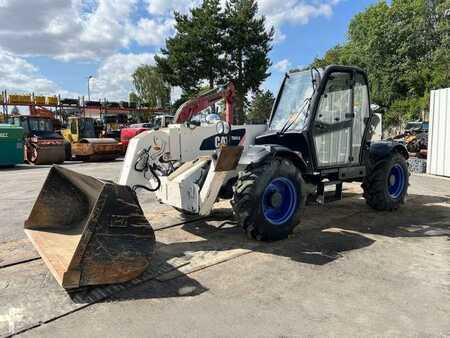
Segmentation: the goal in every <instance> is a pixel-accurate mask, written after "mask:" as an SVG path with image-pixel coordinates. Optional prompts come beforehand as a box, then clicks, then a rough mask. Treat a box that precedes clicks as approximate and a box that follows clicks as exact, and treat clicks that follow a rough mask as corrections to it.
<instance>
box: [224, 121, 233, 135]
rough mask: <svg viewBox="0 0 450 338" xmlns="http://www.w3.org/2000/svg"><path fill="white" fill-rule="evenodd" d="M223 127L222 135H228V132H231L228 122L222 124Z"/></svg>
mask: <svg viewBox="0 0 450 338" xmlns="http://www.w3.org/2000/svg"><path fill="white" fill-rule="evenodd" d="M223 126H224V131H223V133H224V134H229V133H230V130H231V126H230V124H229V123H228V122H223Z"/></svg>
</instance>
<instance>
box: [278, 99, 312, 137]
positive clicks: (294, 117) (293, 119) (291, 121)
mask: <svg viewBox="0 0 450 338" xmlns="http://www.w3.org/2000/svg"><path fill="white" fill-rule="evenodd" d="M310 102H311V98H310V97H308V98H306V99H305V100H304V101H303V106H301V107H300V109H299V110H298V112H297V113H295V115H294V114H291V117H290V118H289V119H288V120H287V121H286V123H285V124H284V125H283V128H281V130H280V131H279V132H278V135H283V134H285V133H286V132H287V131H288V130H289V129H290V128H291V127H292V126H293V125H294V123H295V122H296V121H297V119H298V118H299V117H300V115H302V114H303V113H304V112H305V111H306V110H308V108H309V104H310Z"/></svg>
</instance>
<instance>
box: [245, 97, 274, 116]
mask: <svg viewBox="0 0 450 338" xmlns="http://www.w3.org/2000/svg"><path fill="white" fill-rule="evenodd" d="M274 101H275V97H274V96H273V94H272V92H271V91H270V90H267V91H257V92H256V93H255V94H254V95H253V98H252V102H251V104H250V109H249V111H248V113H247V122H248V123H255V124H259V123H266V121H267V120H268V119H269V117H270V113H271V111H272V106H273V103H274Z"/></svg>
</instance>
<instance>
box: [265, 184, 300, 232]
mask: <svg viewBox="0 0 450 338" xmlns="http://www.w3.org/2000/svg"><path fill="white" fill-rule="evenodd" d="M274 196H275V197H276V198H277V200H278V201H277V203H275V204H274V201H273V200H274ZM297 200H298V192H297V189H296V188H295V185H294V184H293V183H292V181H291V180H289V179H287V178H285V177H279V178H275V179H273V180H272V181H271V182H270V183H269V184H268V185H267V187H266V189H264V193H263V196H262V211H263V214H264V218H265V219H266V220H267V221H268V222H270V223H271V224H274V225H281V224H283V223H285V222H287V221H288V220H289V219H290V218H291V217H292V215H293V214H294V212H295V210H296V208H297Z"/></svg>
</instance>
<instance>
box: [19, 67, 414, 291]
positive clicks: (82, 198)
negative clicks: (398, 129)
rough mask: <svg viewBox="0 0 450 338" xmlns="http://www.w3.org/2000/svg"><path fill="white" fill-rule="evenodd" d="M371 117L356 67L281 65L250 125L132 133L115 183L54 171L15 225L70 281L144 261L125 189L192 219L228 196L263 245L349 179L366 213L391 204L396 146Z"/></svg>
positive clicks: (134, 267)
mask: <svg viewBox="0 0 450 338" xmlns="http://www.w3.org/2000/svg"><path fill="white" fill-rule="evenodd" d="M373 116H374V113H373V111H371V109H370V98H369V85H368V80H367V76H366V74H365V72H364V71H363V70H361V69H359V68H357V67H350V66H335V65H333V66H328V67H326V68H325V69H315V68H313V69H309V70H303V71H295V72H290V73H288V74H286V76H285V78H284V80H283V83H282V85H281V88H280V90H279V93H278V95H277V99H276V101H275V103H274V106H273V109H272V114H271V117H270V120H269V122H268V125H267V126H264V127H262V128H259V129H258V128H257V127H260V126H253V127H252V126H231V127H230V126H229V125H227V124H226V122H224V121H218V122H217V124H216V126H215V127H214V131H213V130H212V129H211V127H202V126H199V127H197V129H198V131H197V132H196V133H193V132H192V133H188V132H187V131H185V130H184V128H186V126H184V125H171V126H169V128H166V129H167V130H159V131H148V132H144V133H142V134H140V135H138V136H136V137H135V138H133V139H132V140H131V141H130V145H129V147H128V151H127V154H126V158H125V163H124V166H123V170H122V174H121V177H120V179H119V184H114V183H112V182H107V181H101V180H98V179H95V178H92V177H89V176H85V175H82V174H79V173H75V172H73V171H70V170H67V169H64V168H61V167H58V166H54V167H53V168H52V170H51V172H50V173H49V177H48V178H47V180H46V183H45V184H44V188H43V190H42V192H41V194H40V196H39V198H38V200H37V201H36V204H35V206H34V208H33V210H32V212H31V215H30V217H29V218H28V220H27V222H26V224H25V231H26V233H27V234H28V236H29V238H30V239H31V240H32V241H33V243H34V245H35V247H36V248H37V249H38V251H39V252H40V254H41V256H43V257H44V259H45V261H46V262H47V265H48V266H49V268H50V270H51V271H52V272H53V274H54V276H55V277H56V279H57V280H58V281H59V283H60V284H61V285H62V286H63V287H65V288H76V287H79V286H84V285H92V284H104V283H115V282H122V281H124V280H129V279H131V278H134V277H135V276H137V275H139V274H140V273H142V272H143V271H144V270H145V269H146V268H147V266H148V265H149V264H150V261H151V256H152V252H153V249H154V246H155V239H154V233H153V230H152V228H151V226H150V224H149V222H148V221H147V220H146V218H145V217H144V216H143V213H142V209H141V207H140V205H139V203H138V200H137V197H136V193H135V191H136V190H137V189H145V190H149V191H153V192H155V194H156V196H157V198H158V199H159V200H160V201H161V202H163V203H166V204H169V205H172V206H173V207H175V208H177V209H178V210H181V211H182V212H189V213H194V214H200V215H208V214H209V213H210V212H211V210H212V207H213V204H214V203H215V202H216V201H217V200H218V198H229V199H231V205H232V208H233V211H234V214H235V217H236V220H237V221H238V222H239V224H240V225H241V227H242V228H243V230H244V231H245V233H246V234H247V235H248V236H249V237H251V238H254V239H256V240H263V241H273V240H280V239H283V238H286V237H287V236H288V235H289V234H291V233H292V231H293V229H294V228H295V227H296V226H301V218H302V216H301V215H302V212H303V211H304V210H305V208H306V202H307V200H309V201H310V200H315V201H317V202H318V203H328V202H331V201H333V200H338V199H340V198H342V188H343V184H345V183H347V182H361V183H362V188H363V191H364V193H363V196H364V198H365V199H366V201H367V204H368V205H369V206H371V207H372V208H374V209H375V210H388V211H391V210H395V209H397V208H399V207H400V205H401V204H402V203H404V202H405V199H406V195H407V190H408V184H409V171H408V166H407V162H406V160H407V158H408V152H407V151H406V149H405V147H404V146H403V145H401V144H399V143H396V142H394V141H372V139H371V137H372V134H373V133H374V130H375V125H374V119H373ZM207 128H210V129H207ZM192 129H193V130H195V127H193V128H192ZM202 129H203V130H208V131H209V132H206V131H202ZM236 130H240V132H239V134H238V135H237V134H234V137H235V139H234V140H233V132H236ZM214 140H219V142H214ZM221 140H223V142H221ZM211 141H212V142H211ZM327 187H334V190H333V191H329V190H328V189H327ZM230 191H231V193H230ZM68 204H70V205H71V208H64V207H63V206H64V205H68ZM62 210H64V213H62ZM58 247H62V249H64V250H62V249H61V250H57V249H58Z"/></svg>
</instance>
